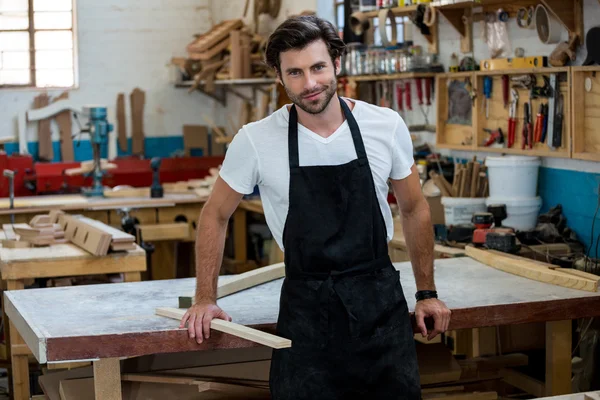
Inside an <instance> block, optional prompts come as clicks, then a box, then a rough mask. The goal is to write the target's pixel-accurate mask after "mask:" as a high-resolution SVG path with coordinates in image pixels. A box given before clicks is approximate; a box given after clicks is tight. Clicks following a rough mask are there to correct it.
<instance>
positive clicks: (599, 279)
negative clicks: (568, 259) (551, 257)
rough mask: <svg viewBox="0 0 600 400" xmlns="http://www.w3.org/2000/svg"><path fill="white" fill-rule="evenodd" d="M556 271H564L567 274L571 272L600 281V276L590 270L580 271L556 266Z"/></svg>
mask: <svg viewBox="0 0 600 400" xmlns="http://www.w3.org/2000/svg"><path fill="white" fill-rule="evenodd" d="M554 270H555V271H558V272H564V273H565V274H571V275H575V276H578V277H580V278H584V279H589V280H591V281H595V282H600V276H598V275H595V274H591V273H589V272H585V271H580V270H578V269H575V268H554Z"/></svg>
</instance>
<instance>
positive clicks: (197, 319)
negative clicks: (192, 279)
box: [179, 302, 231, 344]
mask: <svg viewBox="0 0 600 400" xmlns="http://www.w3.org/2000/svg"><path fill="white" fill-rule="evenodd" d="M214 318H218V319H223V320H225V321H231V317H230V316H229V315H227V313H226V312H225V311H223V310H221V308H220V307H219V306H218V305H216V304H215V303H209V302H206V303H196V304H194V305H193V306H191V307H190V308H189V309H188V310H187V311H186V313H185V314H184V315H183V318H182V319H181V324H180V325H179V327H180V328H185V324H186V322H187V324H188V333H189V334H190V338H196V342H198V344H200V343H202V341H203V340H204V339H208V338H209V337H210V321H212V320H213V319H214Z"/></svg>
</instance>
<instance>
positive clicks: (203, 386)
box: [198, 382, 271, 399]
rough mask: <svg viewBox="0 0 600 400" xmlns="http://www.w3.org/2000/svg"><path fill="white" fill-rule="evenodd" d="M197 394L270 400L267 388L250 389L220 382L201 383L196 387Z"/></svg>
mask: <svg viewBox="0 0 600 400" xmlns="http://www.w3.org/2000/svg"><path fill="white" fill-rule="evenodd" d="M198 391H199V392H201V393H202V392H208V391H215V392H222V393H223V396H226V397H227V398H244V399H255V398H259V399H270V398H271V397H270V396H269V389H268V388H259V387H250V386H244V385H232V384H230V383H221V382H202V383H200V384H199V385H198Z"/></svg>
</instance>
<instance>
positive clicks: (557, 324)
mask: <svg viewBox="0 0 600 400" xmlns="http://www.w3.org/2000/svg"><path fill="white" fill-rule="evenodd" d="M571 335H572V326H571V320H566V321H551V322H546V396H556V395H560V394H570V393H571V340H572V338H571Z"/></svg>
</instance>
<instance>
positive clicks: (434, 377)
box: [417, 343, 462, 385]
mask: <svg viewBox="0 0 600 400" xmlns="http://www.w3.org/2000/svg"><path fill="white" fill-rule="evenodd" d="M417 358H418V362H419V371H420V376H421V385H433V384H437V383H444V382H453V381H457V380H459V379H460V374H461V373H462V370H461V368H460V365H458V362H457V361H456V360H455V359H454V357H453V356H452V353H451V352H450V350H449V349H448V348H447V347H446V346H445V345H444V344H442V343H436V344H422V343H417Z"/></svg>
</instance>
